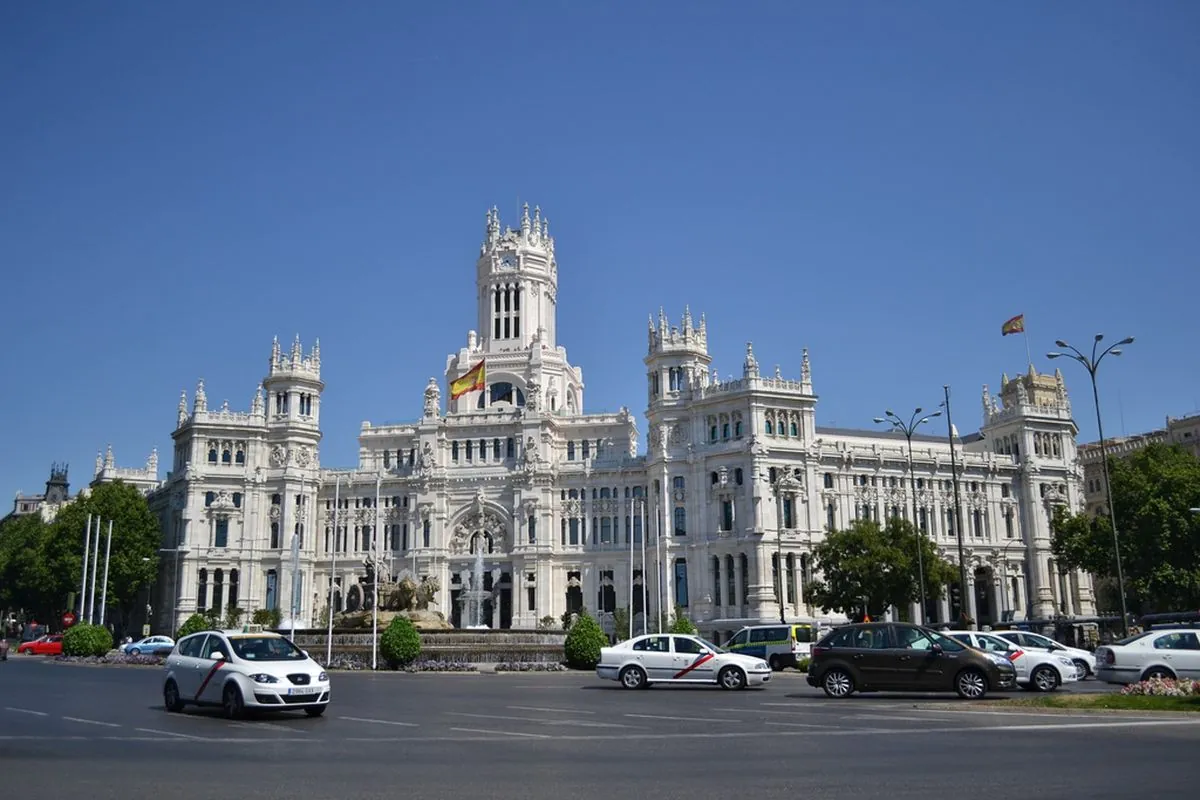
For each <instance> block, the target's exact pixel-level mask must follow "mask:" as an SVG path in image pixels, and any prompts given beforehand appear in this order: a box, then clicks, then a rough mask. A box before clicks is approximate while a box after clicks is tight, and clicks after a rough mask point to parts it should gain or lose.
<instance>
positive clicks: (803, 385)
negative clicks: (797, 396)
mask: <svg viewBox="0 0 1200 800" xmlns="http://www.w3.org/2000/svg"><path fill="white" fill-rule="evenodd" d="M800 391H802V392H808V393H809V394H811V393H812V364H811V363H810V362H809V360H808V348H807V347H806V348H804V349H803V350H801V351H800Z"/></svg>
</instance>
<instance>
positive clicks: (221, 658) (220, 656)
mask: <svg viewBox="0 0 1200 800" xmlns="http://www.w3.org/2000/svg"><path fill="white" fill-rule="evenodd" d="M212 659H213V661H224V660H225V654H224V653H222V652H221V651H220V650H218V651H217V652H215V653H213V654H212Z"/></svg>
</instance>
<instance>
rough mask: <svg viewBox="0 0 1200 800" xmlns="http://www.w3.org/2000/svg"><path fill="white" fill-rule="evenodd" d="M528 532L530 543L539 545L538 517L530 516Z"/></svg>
mask: <svg viewBox="0 0 1200 800" xmlns="http://www.w3.org/2000/svg"><path fill="white" fill-rule="evenodd" d="M527 530H528V531H529V543H530V544H537V517H535V516H534V515H533V514H530V515H529V520H528V521H527ZM530 608H532V606H530Z"/></svg>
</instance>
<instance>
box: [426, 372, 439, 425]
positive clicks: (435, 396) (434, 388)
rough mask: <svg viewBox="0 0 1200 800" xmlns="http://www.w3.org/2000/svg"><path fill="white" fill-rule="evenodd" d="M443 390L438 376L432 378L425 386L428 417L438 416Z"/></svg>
mask: <svg viewBox="0 0 1200 800" xmlns="http://www.w3.org/2000/svg"><path fill="white" fill-rule="evenodd" d="M441 398H442V392H441V389H439V388H438V382H437V379H436V378H430V379H429V383H428V384H427V385H426V386H425V408H424V413H425V416H426V417H436V416H437V414H438V407H439V406H440V405H441Z"/></svg>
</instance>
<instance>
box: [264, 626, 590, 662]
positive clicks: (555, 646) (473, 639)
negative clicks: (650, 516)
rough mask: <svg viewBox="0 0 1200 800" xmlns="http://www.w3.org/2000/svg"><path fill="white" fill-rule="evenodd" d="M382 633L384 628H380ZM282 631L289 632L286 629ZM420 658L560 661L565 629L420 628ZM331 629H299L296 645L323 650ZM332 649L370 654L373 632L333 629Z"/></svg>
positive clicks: (321, 651) (484, 660)
mask: <svg viewBox="0 0 1200 800" xmlns="http://www.w3.org/2000/svg"><path fill="white" fill-rule="evenodd" d="M379 632H380V634H381V635H382V633H383V628H382V627H381V628H380V631H379ZM283 633H285V634H286V633H288V632H287V631H284V632H283ZM419 633H420V636H421V658H423V659H436V660H440V661H466V662H469V663H472V664H498V663H504V662H525V663H541V664H557V663H559V662H561V661H562V660H563V643H564V642H565V641H566V638H567V634H566V631H541V630H519V629H506V630H492V629H490V628H475V629H471V630H445V631H420V632H419ZM328 639H329V636H328V631H325V630H321V629H309V630H297V631H296V636H295V640H294V641H295V642H296V645H297V646H299V647H302V648H304V649H305V650H310V651H313V652H315V653H324V652H325V649H326V643H327V642H328ZM333 652H334V653H347V654H349V653H353V654H356V655H360V656H363V655H365V656H370V654H371V632H370V631H369V630H368V631H365V632H364V631H362V630H361V629H337V628H335V629H334V631H333Z"/></svg>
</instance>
